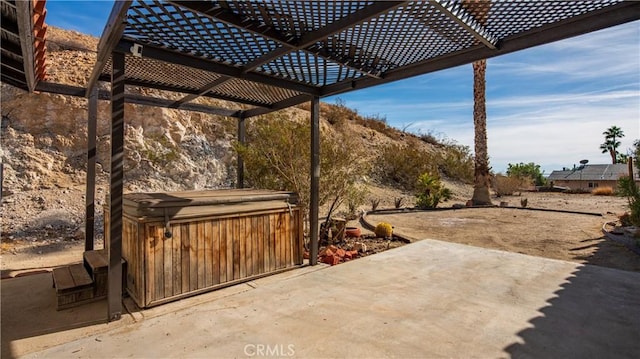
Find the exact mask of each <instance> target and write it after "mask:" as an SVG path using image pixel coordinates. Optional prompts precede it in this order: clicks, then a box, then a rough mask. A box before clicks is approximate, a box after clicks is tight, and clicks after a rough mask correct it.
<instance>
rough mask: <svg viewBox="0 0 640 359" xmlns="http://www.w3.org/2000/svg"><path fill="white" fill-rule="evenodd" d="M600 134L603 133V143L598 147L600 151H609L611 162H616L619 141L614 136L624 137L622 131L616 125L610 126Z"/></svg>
mask: <svg viewBox="0 0 640 359" xmlns="http://www.w3.org/2000/svg"><path fill="white" fill-rule="evenodd" d="M602 134H603V135H604V143H603V144H601V145H600V149H601V150H602V153H607V152H609V155H610V156H611V163H613V164H616V163H617V162H618V155H617V150H618V147H620V141H616V138H622V137H624V132H622V129H621V128H620V127H618V126H611V127H609V128H608V129H607V130H606V131H604V132H603V133H602Z"/></svg>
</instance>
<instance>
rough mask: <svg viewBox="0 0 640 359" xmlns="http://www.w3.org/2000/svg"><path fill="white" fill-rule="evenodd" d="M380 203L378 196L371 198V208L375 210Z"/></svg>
mask: <svg viewBox="0 0 640 359" xmlns="http://www.w3.org/2000/svg"><path fill="white" fill-rule="evenodd" d="M379 205H380V199H379V198H373V199H372V200H371V210H372V211H375V210H376V209H378V206H379Z"/></svg>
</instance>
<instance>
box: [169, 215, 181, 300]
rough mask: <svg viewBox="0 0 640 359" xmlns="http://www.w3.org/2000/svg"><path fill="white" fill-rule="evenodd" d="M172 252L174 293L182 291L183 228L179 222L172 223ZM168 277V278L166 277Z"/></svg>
mask: <svg viewBox="0 0 640 359" xmlns="http://www.w3.org/2000/svg"><path fill="white" fill-rule="evenodd" d="M171 254H172V256H171V257H172V258H171V260H172V263H173V267H174V268H173V277H172V278H171V280H172V282H173V295H178V294H181V293H182V269H183V268H184V267H183V265H182V229H181V225H179V224H172V225H171ZM166 279H168V278H166Z"/></svg>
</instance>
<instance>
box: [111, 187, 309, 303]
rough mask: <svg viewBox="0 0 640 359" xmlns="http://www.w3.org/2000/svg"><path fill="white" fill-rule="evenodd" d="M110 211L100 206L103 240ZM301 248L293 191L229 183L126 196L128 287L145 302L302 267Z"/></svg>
mask: <svg viewBox="0 0 640 359" xmlns="http://www.w3.org/2000/svg"><path fill="white" fill-rule="evenodd" d="M108 213H109V208H108V207H106V206H105V229H106V230H105V234H106V235H105V243H108V242H109V241H108V228H109V223H108V222H109V221H108V219H109V214H108ZM303 251H304V249H303V226H302V211H301V208H300V207H299V206H298V201H297V196H296V194H295V193H291V192H274V191H263V190H247V189H242V190H237V189H233V190H213V191H190V192H173V193H131V194H125V195H124V198H123V233H122V257H123V258H124V259H125V260H126V261H127V265H126V268H127V271H126V274H125V276H126V291H127V292H128V293H129V295H130V296H131V297H132V298H133V299H134V300H135V302H136V303H137V304H138V306H140V307H142V308H144V307H151V306H154V305H158V304H162V303H165V302H168V301H173V300H177V299H180V298H184V297H187V296H192V295H195V294H199V293H203V292H207V291H211V290H215V289H218V288H221V287H225V286H229V285H232V284H236V283H241V282H244V281H249V280H251V279H255V278H258V277H262V276H265V275H269V274H274V273H278V272H281V271H283V270H287V269H290V268H293V267H296V266H300V265H302V256H303Z"/></svg>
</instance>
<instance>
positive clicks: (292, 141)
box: [234, 114, 366, 210]
mask: <svg viewBox="0 0 640 359" xmlns="http://www.w3.org/2000/svg"><path fill="white" fill-rule="evenodd" d="M278 116H279V115H277V114H270V115H267V116H261V117H258V118H255V119H252V120H251V121H250V122H249V123H248V125H247V135H246V139H247V141H246V144H245V145H243V144H240V143H235V144H234V148H235V149H236V151H237V152H238V154H239V155H240V156H242V159H243V161H244V163H245V179H246V181H247V184H249V185H250V186H252V187H255V188H263V189H274V190H288V191H295V192H297V193H298V195H299V200H300V204H301V205H302V206H303V208H304V209H305V210H308V208H309V191H310V187H309V186H310V174H309V172H310V162H311V159H310V158H311V149H310V146H309V138H310V133H311V128H310V126H309V124H308V123H306V122H305V123H298V122H294V121H289V120H288V119H286V118H281V117H278ZM357 148H358V147H357V146H355V145H354V144H353V140H352V139H351V138H349V137H348V136H344V137H343V136H341V135H339V134H334V135H332V136H331V137H329V136H326V135H325V134H321V136H320V151H321V153H320V166H321V168H322V170H321V171H320V205H323V204H326V203H328V202H329V201H332V200H335V199H336V198H338V197H340V198H338V200H336V201H334V202H337V205H336V207H337V206H338V205H339V203H340V202H341V200H342V199H344V198H346V197H347V194H348V193H349V191H350V190H351V189H352V188H353V186H355V184H356V179H357V178H361V177H362V175H363V174H364V173H365V171H366V164H365V163H364V161H363V160H362V159H361V158H362V156H361V154H360V153H359V152H358V150H357Z"/></svg>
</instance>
